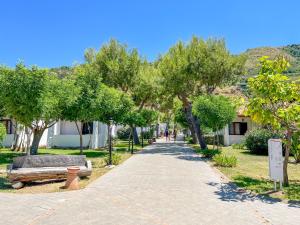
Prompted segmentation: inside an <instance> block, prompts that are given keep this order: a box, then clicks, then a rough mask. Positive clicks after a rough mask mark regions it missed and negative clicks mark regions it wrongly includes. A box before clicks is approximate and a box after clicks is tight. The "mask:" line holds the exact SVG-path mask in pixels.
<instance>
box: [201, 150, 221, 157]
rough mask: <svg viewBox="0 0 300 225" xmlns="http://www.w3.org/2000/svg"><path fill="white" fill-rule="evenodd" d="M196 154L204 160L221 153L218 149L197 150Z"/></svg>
mask: <svg viewBox="0 0 300 225" xmlns="http://www.w3.org/2000/svg"><path fill="white" fill-rule="evenodd" d="M198 153H200V154H201V155H202V157H204V158H212V157H213V156H215V155H218V154H220V153H221V152H220V150H219V149H200V150H198Z"/></svg>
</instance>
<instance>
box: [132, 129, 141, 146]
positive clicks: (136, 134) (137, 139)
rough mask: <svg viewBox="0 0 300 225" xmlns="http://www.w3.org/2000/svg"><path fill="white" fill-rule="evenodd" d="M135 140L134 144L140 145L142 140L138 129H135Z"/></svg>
mask: <svg viewBox="0 0 300 225" xmlns="http://www.w3.org/2000/svg"><path fill="white" fill-rule="evenodd" d="M133 140H134V144H136V145H139V144H140V139H139V135H138V133H137V130H136V127H133Z"/></svg>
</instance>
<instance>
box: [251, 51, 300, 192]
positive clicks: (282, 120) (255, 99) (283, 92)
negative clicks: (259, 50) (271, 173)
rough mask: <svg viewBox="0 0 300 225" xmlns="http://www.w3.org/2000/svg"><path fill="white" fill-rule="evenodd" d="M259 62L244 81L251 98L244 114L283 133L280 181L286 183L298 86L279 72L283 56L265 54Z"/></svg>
mask: <svg viewBox="0 0 300 225" xmlns="http://www.w3.org/2000/svg"><path fill="white" fill-rule="evenodd" d="M260 64H261V69H260V72H259V74H258V76H257V77H254V78H249V80H248V84H249V89H250V93H251V98H250V99H249V103H248V105H247V113H248V114H249V115H250V116H251V118H252V119H253V120H254V121H256V122H257V123H260V124H263V125H268V126H271V127H272V128H273V130H275V131H278V132H281V133H283V134H284V136H283V141H284V144H285V156H284V163H283V175H284V179H283V184H284V185H286V186H287V185H288V183H289V180H288V169H287V166H288V161H289V154H290V149H291V144H292V136H293V134H294V133H295V132H296V131H298V130H299V122H300V86H299V83H297V82H295V81H290V80H289V78H288V77H287V76H285V75H283V74H282V73H283V72H284V71H286V70H287V68H288V66H289V63H288V62H287V61H286V59H285V58H283V57H280V58H277V59H276V60H268V57H262V58H261V59H260Z"/></svg>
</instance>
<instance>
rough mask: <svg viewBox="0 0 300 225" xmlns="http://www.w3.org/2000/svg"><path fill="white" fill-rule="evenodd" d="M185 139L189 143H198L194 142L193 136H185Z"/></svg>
mask: <svg viewBox="0 0 300 225" xmlns="http://www.w3.org/2000/svg"><path fill="white" fill-rule="evenodd" d="M185 141H186V142H187V143H188V144H196V143H194V141H193V138H192V137H186V138H185Z"/></svg>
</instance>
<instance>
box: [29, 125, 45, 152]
mask: <svg viewBox="0 0 300 225" xmlns="http://www.w3.org/2000/svg"><path fill="white" fill-rule="evenodd" d="M43 133H44V130H39V129H34V130H33V140H32V144H31V147H30V155H37V154H38V148H39V143H40V140H41V138H42V136H43Z"/></svg>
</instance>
